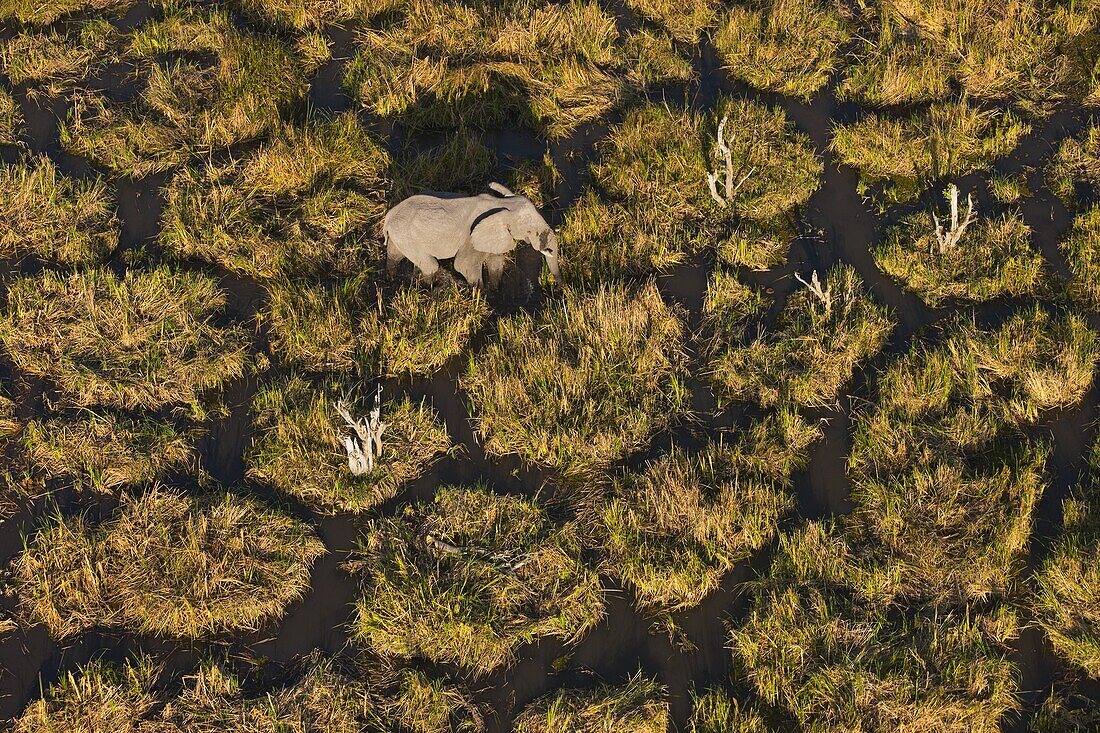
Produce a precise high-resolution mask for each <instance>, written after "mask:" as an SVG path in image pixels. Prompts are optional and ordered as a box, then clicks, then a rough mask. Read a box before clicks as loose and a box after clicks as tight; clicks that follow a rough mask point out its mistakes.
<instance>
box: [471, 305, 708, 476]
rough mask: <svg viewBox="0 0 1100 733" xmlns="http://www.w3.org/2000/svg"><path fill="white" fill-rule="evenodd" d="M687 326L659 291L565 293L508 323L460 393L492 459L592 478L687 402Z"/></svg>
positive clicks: (643, 440) (474, 362) (476, 362)
mask: <svg viewBox="0 0 1100 733" xmlns="http://www.w3.org/2000/svg"><path fill="white" fill-rule="evenodd" d="M683 341H684V333H683V324H682V322H681V321H680V318H679V316H678V313H677V311H676V309H674V308H672V307H670V306H668V305H667V304H666V303H665V302H664V301H663V300H661V296H660V293H658V291H657V288H656V286H655V285H654V284H652V283H650V284H647V285H645V286H642V287H641V288H638V289H635V290H631V289H628V288H627V287H625V286H607V287H601V288H600V289H599V290H597V291H595V292H592V293H583V292H580V291H575V290H566V291H564V292H563V293H562V295H561V296H560V298H559V299H557V300H554V301H551V302H549V303H547V304H546V306H545V308H544V310H543V312H542V313H541V314H540V315H539V316H538V317H537V318H536V317H532V316H530V315H526V314H523V315H518V316H514V317H510V318H503V319H501V320H500V321H499V322H498V325H497V338H496V340H495V341H493V342H491V343H490V344H489V345H488V346H487V347H486V348H485V349H484V350H483V351H482V352H481V353H479V354H477V355H475V356H474V357H472V358H471V359H470V363H469V365H468V367H467V369H466V373H465V375H464V376H463V378H462V387H463V389H464V390H465V391H466V393H467V394H468V395H469V396H470V400H471V402H472V403H473V410H472V412H473V414H474V416H475V418H476V420H477V427H478V432H479V434H480V435H481V438H482V440H483V442H484V445H485V450H486V452H487V453H488V454H489V455H494V456H499V455H505V454H509V453H515V454H518V455H519V456H521V457H522V458H523V459H524V460H526V461H529V462H531V463H534V464H536V465H541V466H548V467H552V468H554V469H556V470H559V471H562V472H564V473H567V474H577V473H585V472H589V471H592V470H595V469H598V468H600V467H602V466H605V465H607V464H608V463H610V462H611V461H614V460H616V459H618V458H621V457H623V456H625V455H626V454H627V453H629V452H630V451H632V450H635V449H637V448H639V447H641V446H642V445H644V444H645V443H646V441H648V440H649V439H650V437H651V436H652V435H653V434H654V433H655V432H656V431H658V430H660V429H662V428H664V427H665V426H667V425H668V424H669V422H670V421H671V420H672V419H673V418H674V417H675V416H676V415H677V413H679V412H680V411H681V410H682V409H683V407H684V405H685V399H686V396H687V395H686V392H685V388H684V386H683V384H682V382H681V379H682V375H683V366H684V365H683V353H682V348H683Z"/></svg>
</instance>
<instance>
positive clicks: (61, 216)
mask: <svg viewBox="0 0 1100 733" xmlns="http://www.w3.org/2000/svg"><path fill="white" fill-rule="evenodd" d="M118 237H119V222H118V219H117V218H116V217H115V210H114V205H113V203H112V201H111V196H110V194H109V193H108V191H107V183H106V181H104V180H103V178H100V177H97V178H95V179H91V180H81V179H76V178H70V177H69V176H66V175H65V174H63V173H60V172H58V170H57V167H56V166H55V165H54V163H53V162H52V161H51V160H50V159H49V158H48V157H46V156H45V155H43V156H41V157H39V158H37V159H36V160H33V161H27V162H20V163H15V164H13V165H5V166H0V257H3V258H5V259H7V258H14V257H21V256H23V255H28V254H31V255H35V256H37V257H40V258H42V259H45V260H52V261H55V262H60V263H62V264H66V265H79V264H93V263H96V262H99V261H100V260H102V259H103V258H104V257H106V256H107V255H108V254H109V253H110V252H111V251H112V250H113V249H114V248H115V247H116V246H117V245H118Z"/></svg>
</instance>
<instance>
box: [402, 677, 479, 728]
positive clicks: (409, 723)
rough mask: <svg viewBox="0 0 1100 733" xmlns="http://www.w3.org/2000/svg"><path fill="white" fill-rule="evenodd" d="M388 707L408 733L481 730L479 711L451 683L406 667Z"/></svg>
mask: <svg viewBox="0 0 1100 733" xmlns="http://www.w3.org/2000/svg"><path fill="white" fill-rule="evenodd" d="M387 703H388V704H387V711H388V712H389V714H390V716H391V717H392V718H393V719H394V720H396V721H397V722H398V723H399V724H400V725H401V729H402V730H408V731H409V733H481V731H484V730H485V724H484V721H483V718H482V714H481V711H480V710H479V709H478V708H477V707H476V706H475V705H474V704H473V702H471V700H470V699H469V697H468V696H467V695H465V694H463V693H462V691H461V690H459V689H458V688H457V687H455V686H454V685H448V684H447V683H445V682H443V681H441V680H438V679H432V678H430V677H428V676H427V675H426V674H424V673H423V672H420V671H418V670H414V669H408V670H405V672H404V674H403V675H402V678H401V686H400V688H399V690H398V692H397V693H396V694H395V695H394V696H393V697H392V699H390V700H389V701H387Z"/></svg>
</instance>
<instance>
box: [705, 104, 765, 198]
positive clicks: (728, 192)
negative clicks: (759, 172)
mask: <svg viewBox="0 0 1100 733" xmlns="http://www.w3.org/2000/svg"><path fill="white" fill-rule="evenodd" d="M727 122H729V117H728V116H723V117H722V121H721V122H719V123H718V142H717V144H716V145H715V150H716V152H717V154H718V155H719V157H721V158H722V160H723V161H724V162H725V164H726V171H725V182H724V186H723V189H724V190H723V193H724V194H725V195H724V196H723V195H721V194H719V193H718V175H719V174H718V171H714V172H712V173H707V187H708V188H709V189H710V197H711V198H712V199H714V200H715V201H716V202H717V203H718V205H719V206H722V207H723V208H724V207H727V206H730V205H731V202H732V201H733V196H734V194H736V193H737V192H738V190H740V188H741V186H743V185H744V184H745V181H747V180H749V177H750V176H751V175H752V174H753V173H754V172H755V171H756V168H755V167H753V168H750V169H749V172H748V173H746V174H745V175H743V176H741V180H739V181H737V182H736V183H734V179H736V178H737V172H736V171H734V169H733V151H732V150H730V146H729V145H727V144H726V123H727Z"/></svg>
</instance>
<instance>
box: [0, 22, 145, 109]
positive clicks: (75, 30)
mask: <svg viewBox="0 0 1100 733" xmlns="http://www.w3.org/2000/svg"><path fill="white" fill-rule="evenodd" d="M124 38H125V37H124V35H123V34H122V33H121V32H120V31H119V30H118V29H117V28H115V26H113V25H111V23H110V22H109V21H107V20H105V19H103V18H92V19H89V20H87V21H83V22H73V23H66V24H64V25H63V26H62V27H61V28H49V29H45V30H39V29H26V30H23V31H22V32H18V33H15V34H13V35H12V36H10V37H9V38H7V39H5V40H3V41H0V69H2V70H3V72H4V74H5V75H6V76H7V77H8V80H9V81H10V82H11V83H12V85H13V86H17V87H22V88H23V89H25V91H26V94H27V98H28V99H36V98H37V97H38V96H39V95H47V96H55V97H56V96H60V95H62V94H65V93H67V92H70V91H71V90H72V88H73V87H75V86H76V85H78V84H80V83H81V82H84V81H85V80H86V79H87V78H88V77H89V76H90V75H92V74H93V73H95V72H98V71H100V70H102V69H103V68H104V67H105V66H106V65H107V64H109V63H111V62H112V61H115V60H117V58H118V55H119V53H120V51H121V48H122V42H123V40H124Z"/></svg>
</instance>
